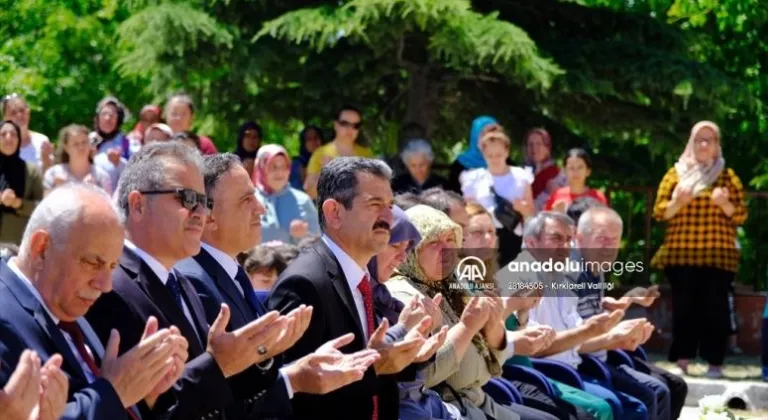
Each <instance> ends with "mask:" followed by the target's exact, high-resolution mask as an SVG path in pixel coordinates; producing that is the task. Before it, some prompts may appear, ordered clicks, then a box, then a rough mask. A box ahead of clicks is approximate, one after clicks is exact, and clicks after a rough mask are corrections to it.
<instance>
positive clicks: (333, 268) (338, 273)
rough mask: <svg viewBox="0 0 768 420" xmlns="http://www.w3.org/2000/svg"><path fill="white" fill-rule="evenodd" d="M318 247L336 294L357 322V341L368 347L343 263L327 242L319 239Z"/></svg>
mask: <svg viewBox="0 0 768 420" xmlns="http://www.w3.org/2000/svg"><path fill="white" fill-rule="evenodd" d="M316 247H317V248H316V249H317V251H318V253H319V254H320V256H322V257H323V260H324V261H325V268H326V271H327V273H328V276H330V278H331V283H333V288H334V290H335V291H336V294H337V295H339V297H340V298H341V301H342V302H344V307H345V308H346V312H347V315H349V316H350V317H351V318H352V321H353V322H354V324H355V327H356V330H355V341H357V342H359V344H360V345H361V346H362V347H366V340H365V334H363V326H362V324H360V316H359V315H358V313H357V305H356V304H355V299H354V297H353V296H352V291H351V290H350V288H349V282H347V277H346V276H345V275H344V270H342V268H341V264H340V263H339V261H338V260H337V259H336V257H335V256H334V255H333V252H332V251H331V249H330V248H328V245H326V244H325V242H323V241H322V240H320V241H317V245H316Z"/></svg>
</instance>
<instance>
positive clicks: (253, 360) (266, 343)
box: [207, 304, 296, 378]
mask: <svg viewBox="0 0 768 420" xmlns="http://www.w3.org/2000/svg"><path fill="white" fill-rule="evenodd" d="M229 311H230V309H229V306H227V305H226V304H222V305H221V310H220V311H219V315H218V316H217V317H216V319H215V320H214V321H213V325H211V328H210V330H209V331H208V348H207V351H208V352H209V353H211V354H212V355H213V358H214V360H216V363H217V364H218V365H219V368H220V369H221V371H222V373H223V374H224V377H225V378H229V377H231V376H233V375H236V374H238V373H240V372H242V371H244V370H245V369H247V368H249V367H251V366H253V365H254V364H257V363H261V362H264V361H265V360H269V358H270V357H271V356H270V355H269V354H270V349H271V348H272V346H274V345H275V343H277V341H278V339H279V337H280V336H281V332H282V331H284V330H285V329H287V328H288V327H289V323H291V324H292V323H294V322H296V321H295V320H294V319H293V318H291V319H290V320H289V318H288V317H285V316H280V314H279V313H278V312H277V311H272V312H269V313H267V314H265V315H263V316H260V317H259V318H258V319H256V320H254V321H251V322H250V323H249V324H248V325H246V326H244V327H241V328H240V329H237V330H235V331H232V332H227V330H226V328H227V324H229V317H230V312H229ZM291 328H293V325H291Z"/></svg>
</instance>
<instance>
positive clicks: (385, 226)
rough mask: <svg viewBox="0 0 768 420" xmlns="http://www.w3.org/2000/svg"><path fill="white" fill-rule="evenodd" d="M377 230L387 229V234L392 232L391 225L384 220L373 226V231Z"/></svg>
mask: <svg viewBox="0 0 768 420" xmlns="http://www.w3.org/2000/svg"><path fill="white" fill-rule="evenodd" d="M376 229H386V230H387V232H389V231H390V227H389V223H387V222H385V221H383V220H379V221H378V222H376V223H375V224H374V225H373V230H376Z"/></svg>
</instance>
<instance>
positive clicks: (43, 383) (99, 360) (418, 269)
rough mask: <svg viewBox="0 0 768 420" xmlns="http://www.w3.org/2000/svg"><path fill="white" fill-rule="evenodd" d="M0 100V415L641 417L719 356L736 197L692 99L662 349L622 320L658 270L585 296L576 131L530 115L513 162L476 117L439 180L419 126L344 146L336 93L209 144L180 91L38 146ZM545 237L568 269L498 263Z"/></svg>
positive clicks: (661, 199) (592, 204) (677, 183)
mask: <svg viewBox="0 0 768 420" xmlns="http://www.w3.org/2000/svg"><path fill="white" fill-rule="evenodd" d="M2 111H3V115H4V121H3V122H2V123H0V180H1V181H2V182H4V185H3V186H2V188H0V190H2V192H0V204H1V205H0V209H2V219H1V220H0V221H1V222H2V225H0V240H2V241H4V242H5V243H7V244H6V245H5V246H4V248H3V254H2V261H0V305H2V307H3V310H2V311H0V386H2V387H3V389H2V391H0V418H3V419H11V420H17V419H19V420H21V419H24V420H27V419H58V418H64V419H106V418H115V419H117V418H128V419H131V420H133V419H154V418H158V419H166V418H173V419H210V418H216V419H268V418H280V419H282V418H286V419H287V418H296V419H309V418H318V417H319V418H350V419H403V420H411V419H414V420H415V419H471V420H480V419H510V420H511V419H514V420H517V419H544V420H553V419H562V420H566V419H567V420H570V419H599V420H609V419H616V420H619V419H622V420H623V419H638V420H646V419H651V420H666V419H675V418H678V416H679V415H680V412H681V410H682V407H683V405H684V402H685V399H686V395H687V386H686V384H685V381H684V380H683V379H682V378H681V377H680V375H682V374H685V373H686V369H687V365H688V361H689V360H691V359H694V358H696V357H697V356H699V355H700V356H701V357H703V358H704V359H705V360H706V361H707V362H708V363H709V364H710V370H709V373H708V374H709V375H710V376H712V377H718V376H720V375H722V371H721V367H722V365H723V362H724V358H725V353H726V347H727V340H728V336H729V334H730V333H731V328H732V327H731V323H730V313H731V310H730V309H729V306H728V305H729V304H728V293H729V288H730V287H732V282H733V280H734V274H735V271H736V268H737V266H738V259H739V253H738V245H737V240H736V227H737V226H738V225H740V224H741V223H743V222H744V220H745V219H746V217H747V214H746V207H745V205H744V197H743V187H742V185H741V182H740V181H739V178H738V176H737V175H736V174H735V173H734V172H733V171H732V170H731V169H729V168H727V167H726V166H725V161H724V159H723V156H722V150H721V146H720V140H721V137H720V132H719V129H718V128H717V126H716V125H715V124H713V123H711V122H702V123H699V124H697V125H696V126H694V128H693V130H692V132H691V136H690V138H689V140H688V143H687V146H686V148H685V151H684V152H683V153H682V155H681V157H680V159H679V161H678V162H677V164H676V165H675V166H674V167H673V168H671V169H670V170H669V171H668V173H667V174H666V175H665V177H664V179H663V180H662V181H661V185H660V187H659V193H658V197H657V201H656V205H655V208H654V217H656V218H657V219H659V220H663V221H665V222H666V224H667V233H666V238H665V242H664V244H663V245H662V246H661V247H660V249H659V251H658V253H657V254H656V256H655V257H654V259H653V266H654V267H656V268H658V269H663V270H664V271H665V273H666V275H667V277H668V279H669V281H670V283H671V285H672V298H673V303H674V341H673V344H672V349H671V350H670V355H669V356H670V360H673V361H675V362H677V366H678V368H679V369H678V371H677V372H668V371H665V370H663V369H661V368H659V367H657V366H655V365H653V364H651V363H649V362H648V360H647V357H646V355H645V353H644V350H643V347H642V345H643V344H644V343H646V342H647V341H648V340H649V339H650V337H651V335H652V334H653V332H654V326H653V325H652V324H651V323H650V322H649V321H648V320H647V319H645V318H635V319H625V315H626V313H627V310H628V309H629V307H630V306H632V305H640V306H644V307H650V306H651V305H653V303H654V301H655V300H656V299H657V298H658V297H659V290H658V287H656V286H652V287H648V288H643V287H637V288H634V289H632V290H630V291H629V292H627V293H626V294H624V295H623V296H620V297H609V296H606V293H605V291H606V288H607V284H608V282H609V279H607V277H608V276H610V274H611V272H610V270H607V269H605V267H606V265H605V264H608V266H611V265H612V264H613V263H615V262H616V259H617V257H618V251H619V249H620V247H621V241H622V232H623V221H622V218H621V216H620V215H619V214H618V213H617V212H616V211H614V210H613V209H611V208H610V206H609V202H608V199H607V198H606V196H605V195H604V194H603V193H602V192H601V191H599V190H596V189H592V188H590V187H589V186H588V183H587V179H588V177H589V176H590V172H591V170H592V164H591V158H590V156H589V154H588V152H587V151H586V150H584V149H572V150H569V151H568V153H567V154H566V155H565V158H564V159H563V167H562V169H561V168H560V166H559V165H558V164H557V162H556V160H555V158H554V157H553V156H552V139H551V137H550V135H549V134H548V132H547V131H546V130H544V129H541V128H537V129H534V130H531V131H530V132H528V133H527V134H526V136H525V139H524V144H523V147H524V151H525V156H526V161H525V164H524V165H522V166H517V165H515V164H514V162H512V161H511V160H510V158H509V156H510V152H511V148H512V147H513V144H512V142H511V140H510V138H509V135H508V134H507V132H506V130H505V129H504V127H502V126H501V125H500V124H499V123H498V122H497V121H496V120H495V119H493V118H492V117H488V116H483V117H479V118H477V119H476V120H475V121H474V122H473V124H472V127H471V129H470V136H469V145H468V148H467V150H466V151H465V152H464V153H462V154H461V155H460V156H459V157H458V159H457V160H456V161H455V162H454V163H453V164H452V165H451V168H450V170H449V174H448V177H446V178H444V177H441V176H439V175H437V174H435V173H433V171H432V165H433V162H434V160H435V155H434V152H433V150H432V146H431V144H430V143H429V142H428V141H426V140H425V139H422V138H414V139H409V141H407V142H406V144H405V145H404V147H403V149H402V154H401V155H400V156H399V157H398V159H395V161H393V160H391V159H390V160H389V162H388V163H387V162H385V159H378V158H376V157H375V156H374V153H373V152H372V151H371V150H370V149H369V148H367V147H365V146H362V145H360V144H358V135H359V133H360V130H361V128H362V125H363V119H362V115H363V114H362V112H361V111H360V110H358V109H357V108H355V107H352V106H344V107H342V108H341V109H340V110H339V112H338V113H337V114H336V115H335V118H334V122H333V124H334V134H335V136H334V138H333V140H332V141H330V142H325V140H324V137H323V132H322V130H321V129H320V128H318V127H314V126H308V127H307V128H305V129H304V130H303V131H302V133H301V135H300V139H301V144H300V154H299V156H298V157H295V158H292V157H291V156H290V155H289V153H288V152H287V151H286V149H285V148H284V147H282V146H280V145H277V144H262V143H263V141H262V140H263V132H262V129H261V127H260V126H259V125H258V124H256V123H254V122H248V123H246V124H243V126H242V127H241V128H240V130H239V131H238V138H237V146H236V149H235V151H234V153H218V151H217V150H216V147H215V145H214V143H213V141H212V140H211V139H210V138H208V137H206V136H202V135H199V134H196V133H194V132H192V131H190V129H191V127H192V121H193V117H194V112H195V107H194V105H193V102H192V101H191V99H190V98H189V96H187V95H184V94H179V95H174V96H172V97H171V98H169V100H168V103H167V104H166V106H165V110H164V111H163V115H161V111H160V108H159V107H157V106H153V105H150V106H146V107H144V108H143V109H142V111H141V113H140V121H139V123H138V124H137V126H136V127H135V128H134V129H133V130H132V131H130V132H129V133H128V134H125V135H123V134H122V132H121V126H122V124H123V121H124V120H125V115H126V109H125V107H124V106H123V105H122V104H121V103H120V102H119V101H118V100H117V99H116V98H106V99H104V100H102V101H101V102H99V104H98V105H97V107H96V113H95V117H94V129H93V130H89V129H88V128H86V127H84V126H81V125H69V126H67V127H65V128H63V129H62V130H61V132H60V134H59V141H58V146H57V147H58V153H57V154H56V156H55V157H54V156H53V155H54V148H53V145H52V144H51V143H50V140H48V139H47V138H46V137H45V136H44V135H42V134H40V133H36V132H34V131H31V130H30V129H29V122H30V112H29V106H28V104H27V103H26V102H25V101H24V99H23V98H21V97H19V96H17V95H9V96H8V97H6V98H4V99H3V101H2ZM163 119H164V120H165V121H166V122H161V121H163ZM397 161H399V162H397ZM393 168H395V170H394V171H393ZM467 257H472V258H467ZM467 260H471V261H472V264H478V268H480V267H481V268H482V270H480V271H479V272H480V273H482V275H481V276H479V277H474V276H472V278H471V279H469V280H467V279H466V278H465V277H464V276H463V275H462V274H461V273H462V272H461V271H460V270H459V269H458V268H459V265H460V264H461V262H463V261H467ZM567 260H573V261H580V262H582V263H584V264H583V265H581V266H580V267H583V269H580V270H573V269H567V270H560V271H558V270H549V271H547V270H522V271H513V270H511V268H510V267H512V266H513V265H515V266H518V265H521V266H522V265H523V264H528V265H529V266H532V265H531V263H535V262H538V263H543V262H550V263H551V262H559V263H563V262H566V261H567ZM566 267H570V266H568V265H566Z"/></svg>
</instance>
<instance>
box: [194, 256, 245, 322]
mask: <svg viewBox="0 0 768 420" xmlns="http://www.w3.org/2000/svg"><path fill="white" fill-rule="evenodd" d="M194 259H195V261H197V263H198V264H200V267H202V268H203V270H205V272H206V273H208V275H209V276H210V277H211V279H213V281H214V282H215V283H216V288H217V289H219V290H220V291H222V292H224V294H225V295H227V297H228V298H229V301H230V302H233V303H234V310H236V311H239V312H240V315H241V316H242V317H243V319H245V320H246V321H248V320H253V319H256V314H254V313H253V311H252V310H251V308H250V307H249V306H248V302H246V301H245V298H244V297H243V295H241V294H240V291H239V290H237V287H235V283H234V281H233V280H232V279H231V278H230V277H229V275H228V274H227V272H226V271H225V270H224V267H222V266H221V265H220V264H219V263H218V262H216V260H215V259H214V258H213V256H211V254H209V253H208V251H206V250H205V249H204V248H202V249H201V250H200V253H199V254H197V255H196V256H195V257H194Z"/></svg>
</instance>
